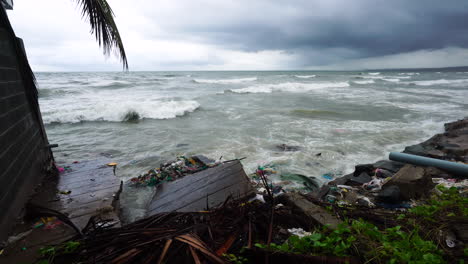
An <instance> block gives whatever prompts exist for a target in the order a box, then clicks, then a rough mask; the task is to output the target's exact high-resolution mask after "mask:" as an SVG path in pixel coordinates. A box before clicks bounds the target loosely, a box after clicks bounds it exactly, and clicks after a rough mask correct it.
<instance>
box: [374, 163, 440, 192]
mask: <svg viewBox="0 0 468 264" xmlns="http://www.w3.org/2000/svg"><path fill="white" fill-rule="evenodd" d="M390 186H397V187H398V188H399V190H400V196H401V198H402V199H403V200H409V199H417V198H420V197H423V196H426V195H427V194H428V193H429V191H430V190H432V189H433V188H434V186H435V184H434V183H433V182H432V177H431V175H430V174H429V173H427V172H426V168H424V167H419V166H414V165H410V164H407V165H405V166H404V167H403V168H401V169H400V170H399V171H398V172H397V173H396V174H395V175H393V177H392V178H391V179H390V180H389V181H388V182H387V183H385V184H384V185H383V188H382V189H383V190H386V189H387V188H389V187H390ZM394 190H395V189H394Z"/></svg>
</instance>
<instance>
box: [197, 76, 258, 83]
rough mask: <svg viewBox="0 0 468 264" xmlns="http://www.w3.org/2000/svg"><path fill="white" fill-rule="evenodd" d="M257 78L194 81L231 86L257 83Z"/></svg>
mask: <svg viewBox="0 0 468 264" xmlns="http://www.w3.org/2000/svg"><path fill="white" fill-rule="evenodd" d="M256 80H257V77H251V78H237V79H193V81H194V82H196V83H211V84H230V83H243V82H253V81H256Z"/></svg>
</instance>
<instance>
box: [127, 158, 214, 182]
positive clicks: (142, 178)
mask: <svg viewBox="0 0 468 264" xmlns="http://www.w3.org/2000/svg"><path fill="white" fill-rule="evenodd" d="M219 164H220V162H215V161H214V160H212V159H209V158H207V157H205V156H203V155H197V156H192V157H185V156H179V157H177V159H176V160H174V161H171V162H166V163H163V164H161V165H160V167H159V168H154V169H151V170H149V171H148V172H147V173H145V174H142V175H139V176H137V177H133V178H131V179H130V183H132V184H133V186H135V187H139V186H156V185H158V184H161V183H163V182H167V181H173V180H175V179H178V178H181V177H184V176H186V175H188V174H193V173H196V172H200V171H203V170H206V169H208V168H212V167H216V166H217V165H219Z"/></svg>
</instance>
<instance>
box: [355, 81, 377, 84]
mask: <svg viewBox="0 0 468 264" xmlns="http://www.w3.org/2000/svg"><path fill="white" fill-rule="evenodd" d="M353 83H357V84H370V83H375V81H374V80H366V81H353Z"/></svg>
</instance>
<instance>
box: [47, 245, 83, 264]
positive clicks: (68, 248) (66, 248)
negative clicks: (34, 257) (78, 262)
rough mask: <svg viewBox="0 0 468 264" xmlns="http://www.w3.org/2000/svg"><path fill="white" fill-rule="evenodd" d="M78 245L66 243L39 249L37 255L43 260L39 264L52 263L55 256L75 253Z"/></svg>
mask: <svg viewBox="0 0 468 264" xmlns="http://www.w3.org/2000/svg"><path fill="white" fill-rule="evenodd" d="M80 245H81V244H80V242H77V241H67V242H65V243H63V244H60V245H58V246H46V247H42V248H40V249H39V255H40V256H41V258H43V259H42V260H40V263H44V264H45V263H53V262H54V258H55V257H56V256H58V255H61V254H70V253H73V252H76V250H77V249H78V248H79V247H80Z"/></svg>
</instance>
